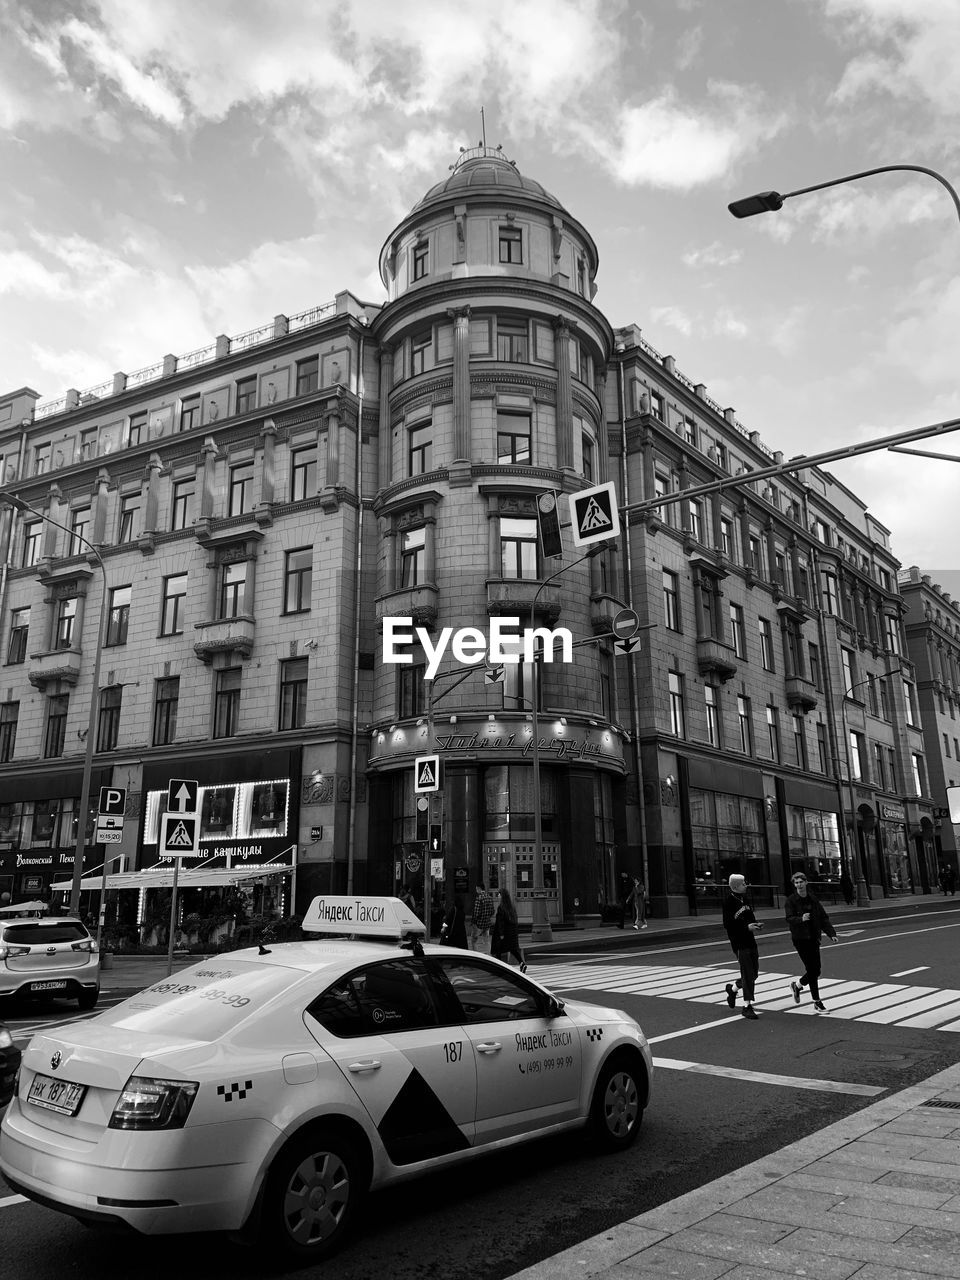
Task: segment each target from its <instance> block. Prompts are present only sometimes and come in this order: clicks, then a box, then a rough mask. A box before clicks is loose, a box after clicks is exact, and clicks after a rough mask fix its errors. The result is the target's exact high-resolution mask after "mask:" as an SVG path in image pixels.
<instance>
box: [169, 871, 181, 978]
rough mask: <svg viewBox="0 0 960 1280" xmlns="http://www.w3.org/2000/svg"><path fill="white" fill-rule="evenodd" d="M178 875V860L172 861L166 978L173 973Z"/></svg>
mask: <svg viewBox="0 0 960 1280" xmlns="http://www.w3.org/2000/svg"><path fill="white" fill-rule="evenodd" d="M179 873H180V859H179V858H174V860H173V893H172V894H171V895H170V938H169V941H168V942H167V977H168V978H169V977H170V975H171V973H173V935H174V932H175V930H176V927H177V879H178V877H179Z"/></svg>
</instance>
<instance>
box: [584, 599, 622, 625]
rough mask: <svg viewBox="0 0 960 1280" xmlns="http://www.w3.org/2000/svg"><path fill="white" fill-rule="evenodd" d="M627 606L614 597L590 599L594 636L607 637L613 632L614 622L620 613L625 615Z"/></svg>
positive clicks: (591, 623)
mask: <svg viewBox="0 0 960 1280" xmlns="http://www.w3.org/2000/svg"><path fill="white" fill-rule="evenodd" d="M625 608H626V606H625V605H624V604H623V603H622V602H621V601H619V600H617V599H616V598H615V597H614V596H608V595H596V596H591V597H590V626H591V627H592V628H593V634H594V635H606V634H608V633H609V632H610V631H612V630H613V620H614V618H615V617H616V616H617V614H618V613H623V611H624V609H625Z"/></svg>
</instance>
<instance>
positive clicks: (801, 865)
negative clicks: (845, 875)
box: [787, 805, 840, 883]
mask: <svg viewBox="0 0 960 1280" xmlns="http://www.w3.org/2000/svg"><path fill="white" fill-rule="evenodd" d="M787 833H788V835H787V839H788V847H789V854H790V874H791V875H793V873H794V872H795V871H802V872H804V874H805V875H806V876H807V878H808V879H809V880H812V881H819V882H821V883H822V882H824V881H827V880H839V879H840V825H839V823H838V821H837V815H836V814H835V813H833V812H831V811H830V810H826V809H804V808H801V806H800V805H787Z"/></svg>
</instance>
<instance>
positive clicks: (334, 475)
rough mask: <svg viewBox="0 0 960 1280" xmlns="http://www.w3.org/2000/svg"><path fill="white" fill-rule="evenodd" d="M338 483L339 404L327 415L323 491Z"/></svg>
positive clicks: (333, 487)
mask: <svg viewBox="0 0 960 1280" xmlns="http://www.w3.org/2000/svg"><path fill="white" fill-rule="evenodd" d="M339 483H340V402H339V400H338V401H337V403H336V406H335V407H334V408H333V409H332V410H331V411H330V412H329V413H328V414H327V479H326V483H325V484H324V486H323V487H324V488H325V489H335V488H336V487H337V485H338V484H339Z"/></svg>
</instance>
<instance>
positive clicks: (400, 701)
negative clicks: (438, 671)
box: [397, 662, 427, 720]
mask: <svg viewBox="0 0 960 1280" xmlns="http://www.w3.org/2000/svg"><path fill="white" fill-rule="evenodd" d="M426 669H427V668H426V664H425V663H423V662H414V663H411V665H410V666H409V667H401V668H400V674H399V676H398V677H397V715H398V716H399V717H400V719H401V720H406V719H409V718H410V717H412V716H421V715H423V711H424V703H425V698H424V691H425V689H426V685H425V684H424V680H423V673H424V672H425V671H426Z"/></svg>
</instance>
